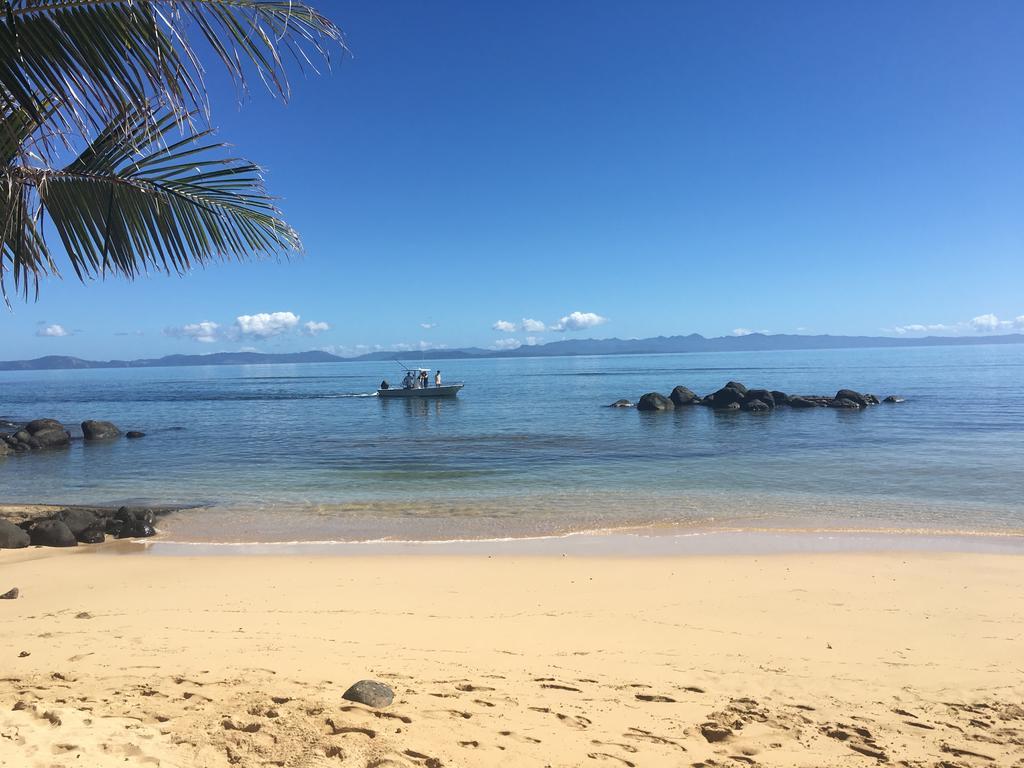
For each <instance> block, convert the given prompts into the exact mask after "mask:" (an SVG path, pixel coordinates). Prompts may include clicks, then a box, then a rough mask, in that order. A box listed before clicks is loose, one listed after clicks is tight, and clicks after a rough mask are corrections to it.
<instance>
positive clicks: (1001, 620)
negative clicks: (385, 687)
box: [0, 547, 1024, 768]
mask: <svg viewBox="0 0 1024 768" xmlns="http://www.w3.org/2000/svg"><path fill="white" fill-rule="evenodd" d="M130 549H131V548H130V547H112V548H106V549H102V548H89V549H86V548H84V547H83V548H79V550H78V551H72V552H54V551H44V550H31V551H21V552H3V553H0V579H2V583H0V591H2V590H5V589H7V588H8V587H11V586H18V587H19V588H20V589H21V593H22V596H21V597H20V598H19V599H18V600H14V601H3V602H2V603H0V624H2V627H0V638H2V639H0V659H2V665H3V667H2V670H0V671H2V673H3V674H2V675H0V677H2V678H3V679H2V680H0V691H2V698H3V701H4V702H5V703H6V704H5V706H4V707H2V710H3V711H2V713H0V765H4V766H71V765H76V766H83V765H86V766H114V765H118V766H133V765H138V766H142V765H161V766H210V767H213V766H218V767H219V766H232V765H234V766H243V767H245V768H247V767H248V766H270V765H279V766H289V767H296V768H298V767H302V768H306V767H307V766H316V767H318V768H319V767H320V766H358V767H359V768H363V767H364V766H366V767H369V766H375V767H377V768H387V767H389V766H390V767H392V768H394V767H395V766H428V767H430V768H435V767H436V766H485V767H486V766H581V765H583V766H586V765H594V766H595V767H597V766H605V765H608V766H631V765H632V766H706V767H710V766H737V765H759V766H866V765H874V764H877V763H878V762H879V761H888V763H889V764H902V765H906V766H913V767H917V766H922V767H923V766H927V767H928V768H935V767H938V766H942V767H943V768H951V767H952V766H981V765H985V766H1020V765H1024V667H1022V664H1021V662H1022V656H1021V648H1022V647H1024V589H1022V587H1024V558H1020V557H1019V556H1013V555H998V554H972V553H957V554H951V553H940V552H932V551H928V552H893V551H890V552H875V553H816V554H771V555H740V556H722V555H705V556H682V555H679V556H646V557H621V556H620V557H608V556H603V555H600V554H591V555H588V556H578V555H567V556H561V555H554V554H543V553H536V554H531V555H519V554H508V553H500V552H492V553H491V554H490V555H488V554H451V553H449V554H436V555H431V554H423V555H422V556H419V557H409V556H407V555H398V554H391V555H386V554H377V555H374V556H369V557H348V556H344V555H340V554H338V555H334V556H325V555H318V556H311V555H310V556H307V555H299V554H293V555H291V556H273V555H270V556H264V557H231V556H205V557H188V556H180V555H179V556H168V557H151V556H137V555H131V554H119V553H128V552H129V551H130ZM362 678H373V679H377V680H381V681H384V682H386V683H388V684H389V685H391V686H392V687H393V688H394V690H395V693H396V697H395V702H394V703H393V704H392V705H391V706H390V707H388V708H386V709H383V710H371V709H369V708H367V707H364V706H361V705H356V704H351V703H350V702H346V701H344V700H342V699H341V694H342V692H343V691H344V690H345V689H346V688H347V687H348V686H349V685H350V684H351V683H353V682H355V681H357V680H359V679H362ZM901 761H902V762H901Z"/></svg>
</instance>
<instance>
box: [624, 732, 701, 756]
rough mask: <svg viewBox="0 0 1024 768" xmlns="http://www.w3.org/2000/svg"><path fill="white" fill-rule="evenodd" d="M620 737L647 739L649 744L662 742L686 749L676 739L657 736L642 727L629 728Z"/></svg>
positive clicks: (637, 739)
mask: <svg viewBox="0 0 1024 768" xmlns="http://www.w3.org/2000/svg"><path fill="white" fill-rule="evenodd" d="M622 738H624V739H635V740H636V741H647V742H650V743H651V744H663V745H665V746H670V747H676V748H678V749H681V750H682V751H683V752H685V751H686V747H684V746H683V745H682V744H680V743H679V742H678V741H673V740H672V739H668V738H666V737H664V736H658V735H657V734H655V733H651V732H650V731H645V730H643V729H642V728H630V729H629V730H628V731H626V732H625V733H624V734H622Z"/></svg>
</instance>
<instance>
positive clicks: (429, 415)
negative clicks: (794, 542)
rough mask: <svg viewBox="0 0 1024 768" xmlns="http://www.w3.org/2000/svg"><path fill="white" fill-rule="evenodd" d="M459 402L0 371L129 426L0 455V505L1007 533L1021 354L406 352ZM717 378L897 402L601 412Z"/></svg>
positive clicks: (388, 369)
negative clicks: (136, 505) (459, 386)
mask: <svg viewBox="0 0 1024 768" xmlns="http://www.w3.org/2000/svg"><path fill="white" fill-rule="evenodd" d="M428 365H429V366H431V367H432V368H441V369H442V370H443V371H444V377H445V381H449V382H450V381H455V380H463V381H465V382H466V388H465V390H464V391H463V393H462V394H461V395H460V397H459V398H458V399H455V400H444V401H442V400H438V401H432V402H431V401H421V402H412V401H388V400H381V399H378V398H376V397H368V396H366V395H367V394H368V393H372V392H373V390H374V389H375V387H376V385H377V383H378V382H379V381H380V380H381V378H382V377H387V378H389V379H390V380H392V381H393V382H396V381H398V380H399V378H400V376H399V373H400V371H399V369H398V367H397V366H396V365H394V364H393V363H336V364H304V365H274V366H238V367H234V366H232V367H204V368H151V369H117V370H96V371H52V372H14V373H0V418H7V419H11V420H26V419H30V418H36V417H52V418H57V419H60V420H62V421H64V422H65V423H66V424H77V423H78V422H80V421H82V420H83V419H86V418H95V419H110V420H112V421H114V422H115V423H117V424H119V425H120V426H121V427H122V428H123V429H140V430H143V431H145V432H146V433H147V436H146V437H145V438H144V439H142V440H136V441H128V440H120V441H116V442H113V443H108V444H92V445H85V444H83V443H82V442H76V443H75V444H73V446H72V448H71V449H70V450H68V451H63V452H55V453H48V454H31V455H17V456H12V457H9V458H7V459H0V489H2V490H0V501H3V502H8V503H9V502H54V503H122V502H128V501H143V502H149V503H165V504H202V505H206V508H204V509H202V510H196V511H191V512H186V513H181V514H179V515H177V516H175V517H174V518H172V519H171V520H170V521H169V522H168V525H167V527H168V529H169V531H168V533H169V534H170V535H173V536H177V537H183V538H198V539H205V540H211V539H212V540H236V541H249V540H252V541H261V540H262V541H274V540H293V539H294V540H333V539H366V538H395V539H448V538H452V539H456V538H476V537H487V538H493V537H504V536H513V537H514V536H524V535H539V534H551V533H561V532H566V531H576V530H592V529H604V528H616V527H622V526H637V525H657V526H663V525H667V526H683V527H694V528H698V529H699V528H702V527H709V526H711V527H726V528H731V527H736V528H752V527H770V528H771V527H797V528H808V527H818V526H824V527H836V528H851V527H852V528H887V529H896V530H916V529H940V530H960V531H975V530H977V531H1020V530H1024V498H1022V494H1021V487H1022V478H1024V450H1022V449H1024V346H991V347H969V348H967V347H965V348H952V347H932V348H917V349H911V350H829V351H811V352H749V353H714V354H690V355H651V356H626V357H583V358H538V359H515V360H470V361H452V360H446V361H439V362H429V361H428V362H425V363H424V366H425V367H426V366H428ZM729 379H737V380H739V381H743V382H744V383H746V384H747V385H748V386H758V387H767V388H771V389H781V390H784V391H787V392H790V393H805V394H831V393H834V392H835V390H836V389H838V388H840V387H851V388H853V389H857V390H860V391H862V392H871V393H875V394H877V395H879V396H885V395H888V394H899V395H902V396H904V397H906V398H907V401H906V402H905V403H901V404H898V405H880V406H875V407H873V408H870V409H868V410H866V411H863V412H860V411H856V412H850V411H842V410H831V409H813V410H803V411H798V410H789V409H787V408H782V409H779V410H777V411H775V412H773V413H769V414H752V413H740V414H716V413H714V412H712V411H710V410H708V409H705V408H701V407H692V408H686V409H681V410H679V411H676V412H673V413H652V414H648V413H639V412H637V411H636V410H634V409H611V408H606V407H604V406H605V405H607V404H608V403H610V402H612V401H614V400H616V399H618V398H620V397H628V398H630V399H633V400H635V399H636V398H638V397H639V395H641V394H642V393H643V392H646V391H650V390H658V391H661V392H664V393H666V394H667V393H668V392H669V390H671V388H672V387H673V386H674V385H676V384H684V385H686V386H688V387H690V388H691V389H693V390H695V391H697V392H698V393H701V394H703V393H706V392H709V391H712V390H714V389H717V388H718V387H720V386H721V385H722V384H723V383H724V382H726V381H727V380H729Z"/></svg>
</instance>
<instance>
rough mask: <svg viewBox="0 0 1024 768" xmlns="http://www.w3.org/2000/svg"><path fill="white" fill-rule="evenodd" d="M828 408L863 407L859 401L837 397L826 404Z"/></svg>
mask: <svg viewBox="0 0 1024 768" xmlns="http://www.w3.org/2000/svg"><path fill="white" fill-rule="evenodd" d="M828 407H829V408H858V409H859V408H863V407H864V406H862V405H861V404H860V403H858V402H855V401H853V400H850V399H849V398H848V397H838V398H836V399H835V400H833V401H832V402H831V403H829V404H828Z"/></svg>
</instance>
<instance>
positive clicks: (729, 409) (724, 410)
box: [715, 403, 740, 413]
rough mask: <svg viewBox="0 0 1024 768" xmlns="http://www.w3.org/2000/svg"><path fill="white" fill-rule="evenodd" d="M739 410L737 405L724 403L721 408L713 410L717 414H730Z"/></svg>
mask: <svg viewBox="0 0 1024 768" xmlns="http://www.w3.org/2000/svg"><path fill="white" fill-rule="evenodd" d="M739 409H740V404H739V403H726V404H725V405H723V406H722V407H721V408H715V410H716V411H717V412H719V413H730V412H732V411H738V410H739Z"/></svg>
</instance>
